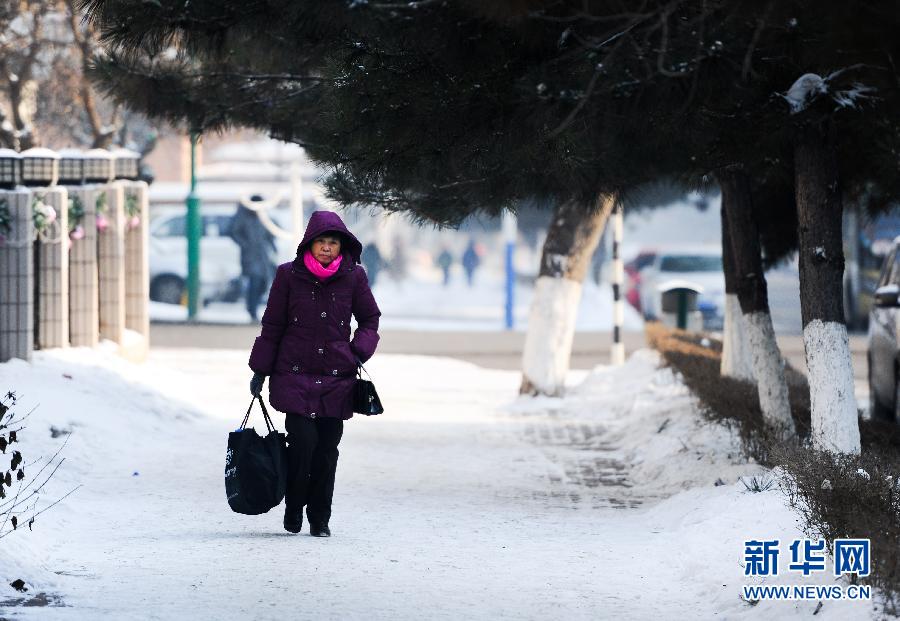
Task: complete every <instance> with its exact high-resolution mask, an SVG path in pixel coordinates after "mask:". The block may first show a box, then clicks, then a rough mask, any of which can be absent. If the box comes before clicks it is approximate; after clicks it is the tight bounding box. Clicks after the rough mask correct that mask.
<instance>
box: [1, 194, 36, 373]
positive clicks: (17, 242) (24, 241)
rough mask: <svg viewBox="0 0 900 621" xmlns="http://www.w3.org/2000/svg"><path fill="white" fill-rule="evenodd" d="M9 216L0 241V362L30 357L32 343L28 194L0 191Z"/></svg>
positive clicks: (31, 233)
mask: <svg viewBox="0 0 900 621" xmlns="http://www.w3.org/2000/svg"><path fill="white" fill-rule="evenodd" d="M0 209H2V210H3V212H4V215H6V216H8V218H9V230H8V231H6V230H2V231H0V234H2V235H3V237H4V239H3V241H2V242H0V362H6V361H7V360H10V359H11V358H21V359H23V360H31V353H32V349H33V346H34V222H33V220H32V214H31V193H30V192H28V191H25V190H11V191H0Z"/></svg>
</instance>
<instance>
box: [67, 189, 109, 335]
mask: <svg viewBox="0 0 900 621" xmlns="http://www.w3.org/2000/svg"><path fill="white" fill-rule="evenodd" d="M103 191H104V188H103V187H102V186H84V187H81V186H79V187H72V188H71V189H70V190H69V195H70V205H71V208H72V210H73V211H74V212H76V213H80V221H73V222H71V223H70V226H72V227H75V233H74V234H73V235H72V238H73V239H72V247H71V248H70V249H69V341H70V342H71V344H72V345H73V346H75V347H94V346H95V345H97V341H98V334H97V330H98V327H99V325H100V316H99V315H100V313H99V305H98V299H99V294H98V288H99V284H98V277H97V221H96V209H97V205H96V201H97V196H98V195H100V193H101V192H103Z"/></svg>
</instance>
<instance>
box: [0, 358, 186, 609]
mask: <svg viewBox="0 0 900 621" xmlns="http://www.w3.org/2000/svg"><path fill="white" fill-rule="evenodd" d="M112 349H113V350H114V349H115V347H112ZM183 384H184V378H183V377H182V376H180V374H178V373H177V372H176V371H172V372H167V371H166V370H165V369H155V370H154V373H153V375H152V376H148V375H146V373H145V369H144V368H143V367H142V366H141V365H135V364H131V363H129V362H127V361H125V360H123V359H122V358H119V357H118V356H115V355H112V354H111V353H110V348H109V347H101V348H99V349H94V350H92V349H87V348H73V349H58V350H52V351H49V352H36V353H35V355H34V362H33V363H31V364H29V363H26V362H24V361H21V360H12V361H10V362H6V363H4V364H0V391H2V392H3V394H6V392H8V391H14V392H15V393H16V395H17V397H18V404H17V405H16V406H15V411H17V412H19V413H20V414H25V413H28V412H31V414H30V416H28V418H27V419H26V420H25V422H24V424H25V429H24V430H23V431H22V432H21V433H19V440H20V441H19V443H18V444H17V445H15V446H14V448H16V449H18V450H20V451H21V452H22V454H23V456H24V458H25V463H26V466H27V465H28V464H30V463H32V462H34V461H36V460H38V459H40V458H43V460H44V461H45V460H46V459H48V458H49V457H50V456H52V455H53V454H54V453H55V452H56V451H57V449H59V448H60V447H61V446H62V444H63V443H64V442H67V444H66V446H65V448H64V449H63V451H62V452H61V454H60V458H64V459H65V462H64V463H63V464H62V466H61V467H60V469H59V470H58V471H57V472H56V474H55V475H54V477H53V478H52V479H51V481H50V483H49V484H48V485H47V486H46V487H45V488H44V492H43V493H42V494H41V497H40V501H39V503H38V505H37V510H40V509H42V508H44V507H46V506H47V505H49V504H51V503H52V502H53V501H55V500H56V499H58V498H60V497H62V496H63V495H65V494H66V493H67V492H69V491H71V490H72V489H73V488H76V487H78V489H77V491H75V493H74V494H72V495H71V496H69V498H68V499H66V500H64V501H63V502H62V503H60V504H59V505H57V506H55V507H53V508H51V509H50V510H49V511H48V512H46V513H44V514H43V515H40V516H38V517H37V519H36V520H35V523H34V525H33V531H31V532H29V531H28V529H27V528H25V527H24V526H21V525H20V526H19V530H18V532H14V533H13V534H11V535H9V536H7V537H5V538H4V539H3V540H2V542H0V601H2V600H3V599H5V598H7V597H10V598H13V597H21V596H22V595H23V594H20V593H17V592H16V591H14V590H13V589H12V588H11V587H10V586H9V583H10V582H12V581H13V580H15V579H17V578H22V579H24V580H26V582H28V583H29V586H31V587H32V588H31V590H30V591H29V593H27V594H25V595H33V594H34V593H36V592H50V593H53V592H55V591H58V590H64V586H65V582H66V576H78V575H81V574H82V573H83V572H84V571H87V570H86V569H85V566H84V561H85V560H86V559H77V558H72V559H70V560H71V563H69V564H65V565H63V566H59V565H55V566H47V565H45V564H44V562H43V560H42V559H46V558H47V557H48V556H49V555H51V552H52V549H53V548H58V547H62V548H64V547H65V542H66V540H67V529H68V528H70V527H71V526H75V525H77V526H78V527H83V526H84V524H85V523H91V524H92V525H93V527H94V528H97V529H103V528H104V518H103V516H102V515H99V514H97V513H95V512H94V507H92V506H91V504H90V503H89V502H87V501H86V499H88V498H91V497H93V496H96V495H103V493H104V489H103V481H104V479H106V480H110V481H112V480H115V481H122V480H128V479H134V480H135V481H137V480H138V479H139V477H140V476H141V473H140V471H136V470H135V468H134V465H135V463H136V460H135V454H136V453H141V452H147V451H153V450H154V447H156V446H157V445H159V444H165V443H166V442H167V440H168V439H170V438H172V437H174V436H178V435H180V434H183V433H185V432H187V431H188V430H189V429H191V428H192V427H193V426H194V423H195V422H196V421H197V420H199V417H200V416H201V414H200V412H199V411H198V410H196V409H194V408H193V407H191V406H189V405H187V404H186V403H184V402H183V401H179V400H178V399H175V398H171V397H166V396H165V395H164V394H163V393H162V392H160V389H166V388H168V389H176V390H177V388H178V387H179V386H183ZM53 435H56V436H57V437H56V438H54V437H53ZM9 453H11V449H7V454H9ZM0 459H2V457H0ZM41 463H43V462H40V463H38V464H35V465H34V466H32V467H30V468H28V467H26V474H29V475H34V474H36V472H37V470H38V469H39V468H40V465H41ZM98 473H99V475H100V476H99V477H98V476H97V474H98ZM29 478H30V476H29ZM79 486H80V487H79ZM13 493H15V487H14V488H13ZM22 521H23V522H24V521H25V520H22ZM58 552H59V550H56V553H58Z"/></svg>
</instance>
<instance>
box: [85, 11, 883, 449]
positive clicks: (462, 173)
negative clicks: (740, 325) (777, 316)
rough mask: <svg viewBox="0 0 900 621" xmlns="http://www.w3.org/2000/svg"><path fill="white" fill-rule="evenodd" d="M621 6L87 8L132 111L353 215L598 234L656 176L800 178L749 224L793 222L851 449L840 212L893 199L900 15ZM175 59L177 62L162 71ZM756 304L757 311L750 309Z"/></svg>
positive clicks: (822, 410) (817, 365) (755, 181)
mask: <svg viewBox="0 0 900 621" xmlns="http://www.w3.org/2000/svg"><path fill="white" fill-rule="evenodd" d="M627 4H628V3H622V2H599V1H595V2H592V1H588V2H583V1H579V2H567V1H563V2H541V1H533V2H500V3H495V4H493V5H492V7H491V8H490V9H489V10H488V9H483V8H481V7H478V6H476V5H475V4H474V3H472V4H469V3H460V4H456V3H451V2H443V3H434V2H429V1H427V0H426V1H421V2H413V3H409V4H395V3H377V2H368V3H363V2H349V3H343V2H329V1H326V2H321V3H314V4H313V3H307V2H299V3H297V2H293V3H288V2H275V3H266V2H251V3H247V4H239V3H234V2H231V1H226V0H206V1H202V0H201V1H198V2H192V3H190V4H188V5H185V4H184V3H182V2H174V1H172V0H160V2H159V3H155V4H154V5H153V6H147V5H145V4H144V3H139V2H137V1H136V0H96V1H95V2H92V3H91V4H90V10H91V13H92V15H93V17H94V19H96V20H98V21H99V23H101V24H102V25H103V27H104V32H105V33H106V35H107V38H108V41H110V42H112V43H118V44H119V45H120V46H122V47H121V48H120V52H121V54H120V55H119V56H113V57H112V58H111V59H109V60H108V61H107V62H104V63H101V65H100V74H101V77H102V79H103V80H104V81H105V82H106V83H107V84H108V85H115V87H116V88H117V89H118V92H119V93H120V94H121V96H123V97H124V98H126V99H127V100H128V101H130V102H132V103H133V104H134V105H137V106H138V107H139V108H141V109H142V110H145V111H147V112H149V113H152V114H157V115H164V116H167V117H169V118H172V119H178V120H182V121H186V122H188V123H189V124H190V125H191V126H192V127H194V128H215V127H222V126H227V125H229V124H242V125H249V126H253V127H262V128H266V129H268V130H269V131H270V132H272V133H273V135H275V136H277V137H280V138H283V139H286V140H291V141H295V142H298V143H301V144H304V145H305V146H306V147H307V149H308V151H309V152H310V153H311V154H312V155H313V156H314V157H315V158H317V159H318V160H319V161H321V162H322V163H323V164H325V165H326V166H328V167H329V168H331V169H332V170H333V173H334V174H333V175H332V176H331V178H330V180H329V187H330V191H331V193H332V195H333V196H334V197H336V198H338V199H339V200H341V201H342V202H344V203H345V204H354V203H357V204H365V205H376V206H380V207H383V208H385V209H387V210H389V211H403V212H407V213H412V214H414V215H415V216H417V217H420V218H423V219H428V220H432V221H436V222H439V223H443V224H453V223H456V222H459V221H460V220H461V219H462V218H464V217H466V216H467V215H470V214H472V213H478V212H483V213H488V214H497V213H499V212H500V211H501V210H502V209H505V208H514V207H515V205H516V204H517V203H518V201H520V200H522V199H528V198H539V199H542V200H548V201H550V202H551V203H553V204H556V205H558V206H559V208H560V209H562V208H563V206H564V205H565V206H567V205H570V204H575V205H578V206H579V207H578V210H577V212H578V213H583V214H587V216H586V217H590V216H591V214H593V213H595V210H596V209H597V206H598V205H604V204H606V200H604V198H606V199H612V198H616V199H620V200H621V199H622V198H623V197H625V196H627V195H628V194H629V193H630V192H633V191H634V189H635V188H636V187H638V186H640V185H641V184H642V183H644V182H646V181H648V180H652V179H655V178H658V177H660V176H667V175H671V176H675V177H679V178H682V179H685V180H687V181H688V182H690V183H693V182H697V179H698V177H699V176H701V175H705V174H712V175H716V176H719V175H727V174H728V171H734V170H738V171H743V172H742V174H745V175H746V176H747V177H748V178H749V181H748V183H749V185H750V192H751V193H752V196H766V195H767V194H770V193H771V192H774V191H776V190H774V189H772V188H779V187H781V186H780V185H779V184H778V183H777V182H770V180H773V179H783V178H785V177H787V178H789V179H790V180H791V185H792V186H793V187H794V188H795V190H796V195H795V198H796V208H797V211H796V216H795V214H794V213H793V212H786V213H773V214H771V215H772V217H773V218H775V221H774V222H771V223H769V222H763V221H762V219H761V216H763V215H765V214H769V213H771V212H769V211H767V210H766V209H760V208H759V206H758V205H759V203H760V201H759V200H752V201H750V202H748V201H742V203H741V204H752V205H754V207H753V208H752V209H753V211H754V213H755V215H756V221H757V228H759V229H760V233H761V239H762V241H763V243H766V242H767V241H771V240H776V241H781V240H784V239H786V238H789V237H790V236H787V235H784V234H783V233H781V232H779V231H780V230H781V229H783V228H784V226H785V225H787V224H788V223H790V222H793V221H794V219H795V218H796V221H797V222H798V223H799V228H798V233H799V234H798V239H799V247H800V260H801V292H802V296H801V299H802V300H803V317H804V331H805V338H806V343H807V355H808V360H809V361H810V365H809V366H810V378H811V386H812V391H813V397H814V398H813V437H814V440H815V441H816V444H817V446H820V447H822V448H827V449H830V450H836V451H841V452H856V451H858V450H859V446H858V432H857V433H856V435H855V436H854V433H853V429H854V428H855V426H856V422H855V416H856V414H855V403H854V402H853V391H852V390H850V389H848V385H847V383H848V382H849V381H851V379H852V375H851V374H850V373H849V371H848V369H849V351H848V349H847V346H846V329H845V328H843V325H842V322H843V317H842V315H841V313H840V312H839V309H840V301H841V299H842V295H841V280H840V276H841V267H842V258H841V248H840V243H839V241H840V235H839V233H840V230H839V229H840V212H841V200H842V198H843V196H842V194H848V195H854V194H856V193H858V192H859V191H860V189H861V188H863V187H872V183H873V181H874V182H875V184H874V187H875V188H876V189H877V191H878V192H880V197H881V198H883V199H884V200H889V199H890V198H892V197H895V196H896V195H897V192H896V189H897V180H896V176H897V175H896V171H894V170H891V166H894V168H895V165H894V164H893V162H894V159H895V158H894V157H893V155H892V153H893V150H894V149H895V147H896V145H897V127H898V123H897V121H896V118H895V115H896V112H895V111H896V110H900V106H897V105H896V94H897V83H898V82H900V81H898V80H897V79H896V78H897V75H896V73H897V71H896V69H895V68H894V66H893V63H892V61H891V59H892V58H896V57H897V53H896V52H897V51H898V50H897V49H895V48H896V47H897V45H898V43H897V41H896V39H895V37H894V33H895V32H896V30H897V28H896V27H897V26H898V24H897V21H898V19H900V18H898V15H897V13H896V11H894V10H893V7H892V6H890V5H889V3H869V2H861V1H852V2H847V3H842V4H837V3H830V2H829V3H813V2H809V1H807V0H795V1H792V2H791V1H789V2H778V3H774V2H772V3H768V4H766V5H765V6H759V5H757V4H755V3H729V2H709V1H702V0H683V1H681V2H675V3H671V2H668V3H663V2H650V3H644V4H643V5H642V10H641V12H634V11H630V10H628V6H627ZM137 5H140V9H141V10H140V11H136V10H135V7H136V6H137ZM176 44H177V46H178V49H179V50H181V52H183V53H182V54H181V55H180V56H178V55H176V57H175V59H174V60H170V59H169V58H167V57H166V56H164V55H163V56H161V54H162V53H163V52H165V51H166V49H167V48H168V47H169V46H171V45H176ZM139 52H142V53H143V54H140V53H139ZM876 93H877V96H876ZM741 187H743V188H744V189H745V190H746V185H742V186H741ZM769 224H771V226H768V225H769ZM773 232H774V234H773ZM732 233H733V234H732V242H734V237H735V235H734V233H739V234H740V235H744V234H745V232H744V231H743V230H737V231H736V230H732ZM589 237H590V236H589ZM753 237H754V238H756V237H757V236H756V235H753ZM739 241H740V240H739ZM749 241H750V244H749V246H746V247H751V248H752V247H753V246H754V244H755V243H756V241H755V239H752V240H749ZM732 245H734V244H732ZM757 245H758V244H757ZM741 248H745V245H743V244H742V245H741ZM755 252H756V251H755V250H752V252H751V254H755ZM742 264H743V265H746V266H753V265H757V264H758V258H755V257H751V259H750V260H749V261H743V262H742ZM748 269H752V268H751V267H746V268H744V270H745V271H746V270H748ZM746 275H747V274H745V276H746ZM758 285H759V282H757V288H756V289H753V288H752V287H744V288H743V289H744V290H745V291H746V292H747V295H746V296H745V300H752V298H753V295H756V296H757V299H759V297H760V295H761V293H760V292H761V290H760V289H759V287H758ZM740 290H741V289H739V291H740ZM754 291H756V293H755V294H754V293H753V292H754ZM739 295H740V294H739ZM741 305H742V307H744V306H745V305H744V301H742V302H741ZM747 308H748V309H749V310H750V313H751V314H752V313H753V312H755V311H754V310H753V304H752V303H751V304H750V305H749V306H748V307H747ZM745 314H747V312H746V310H745ZM838 368H839V369H841V371H840V373H839V374H838V375H837V376H835V375H833V374H832V375H830V376H829V375H828V373H829V371H827V370H828V369H832V370H833V369H838ZM763 388H764V387H762V386H761V387H760V389H761V390H762V389H763ZM851 388H852V386H851ZM838 428H840V429H841V430H842V431H841V433H839V434H837V436H836V435H835V434H834V433H832V432H833V431H834V430H836V429H838Z"/></svg>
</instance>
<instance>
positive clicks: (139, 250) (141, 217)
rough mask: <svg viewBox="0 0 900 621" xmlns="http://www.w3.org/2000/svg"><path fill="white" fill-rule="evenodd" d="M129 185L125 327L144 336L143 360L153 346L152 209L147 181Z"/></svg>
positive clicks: (135, 353) (136, 353) (126, 211)
mask: <svg viewBox="0 0 900 621" xmlns="http://www.w3.org/2000/svg"><path fill="white" fill-rule="evenodd" d="M122 183H123V184H124V186H125V328H126V329H128V330H131V331H133V332H136V333H138V334H140V335H141V336H142V337H143V344H142V347H141V349H140V351H139V352H133V355H135V356H136V357H138V358H139V359H142V358H143V357H144V356H146V353H147V348H149V346H150V308H149V305H150V268H149V264H150V261H149V254H148V253H149V245H150V209H149V189H148V187H147V184H146V183H145V182H143V181H126V182H122Z"/></svg>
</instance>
